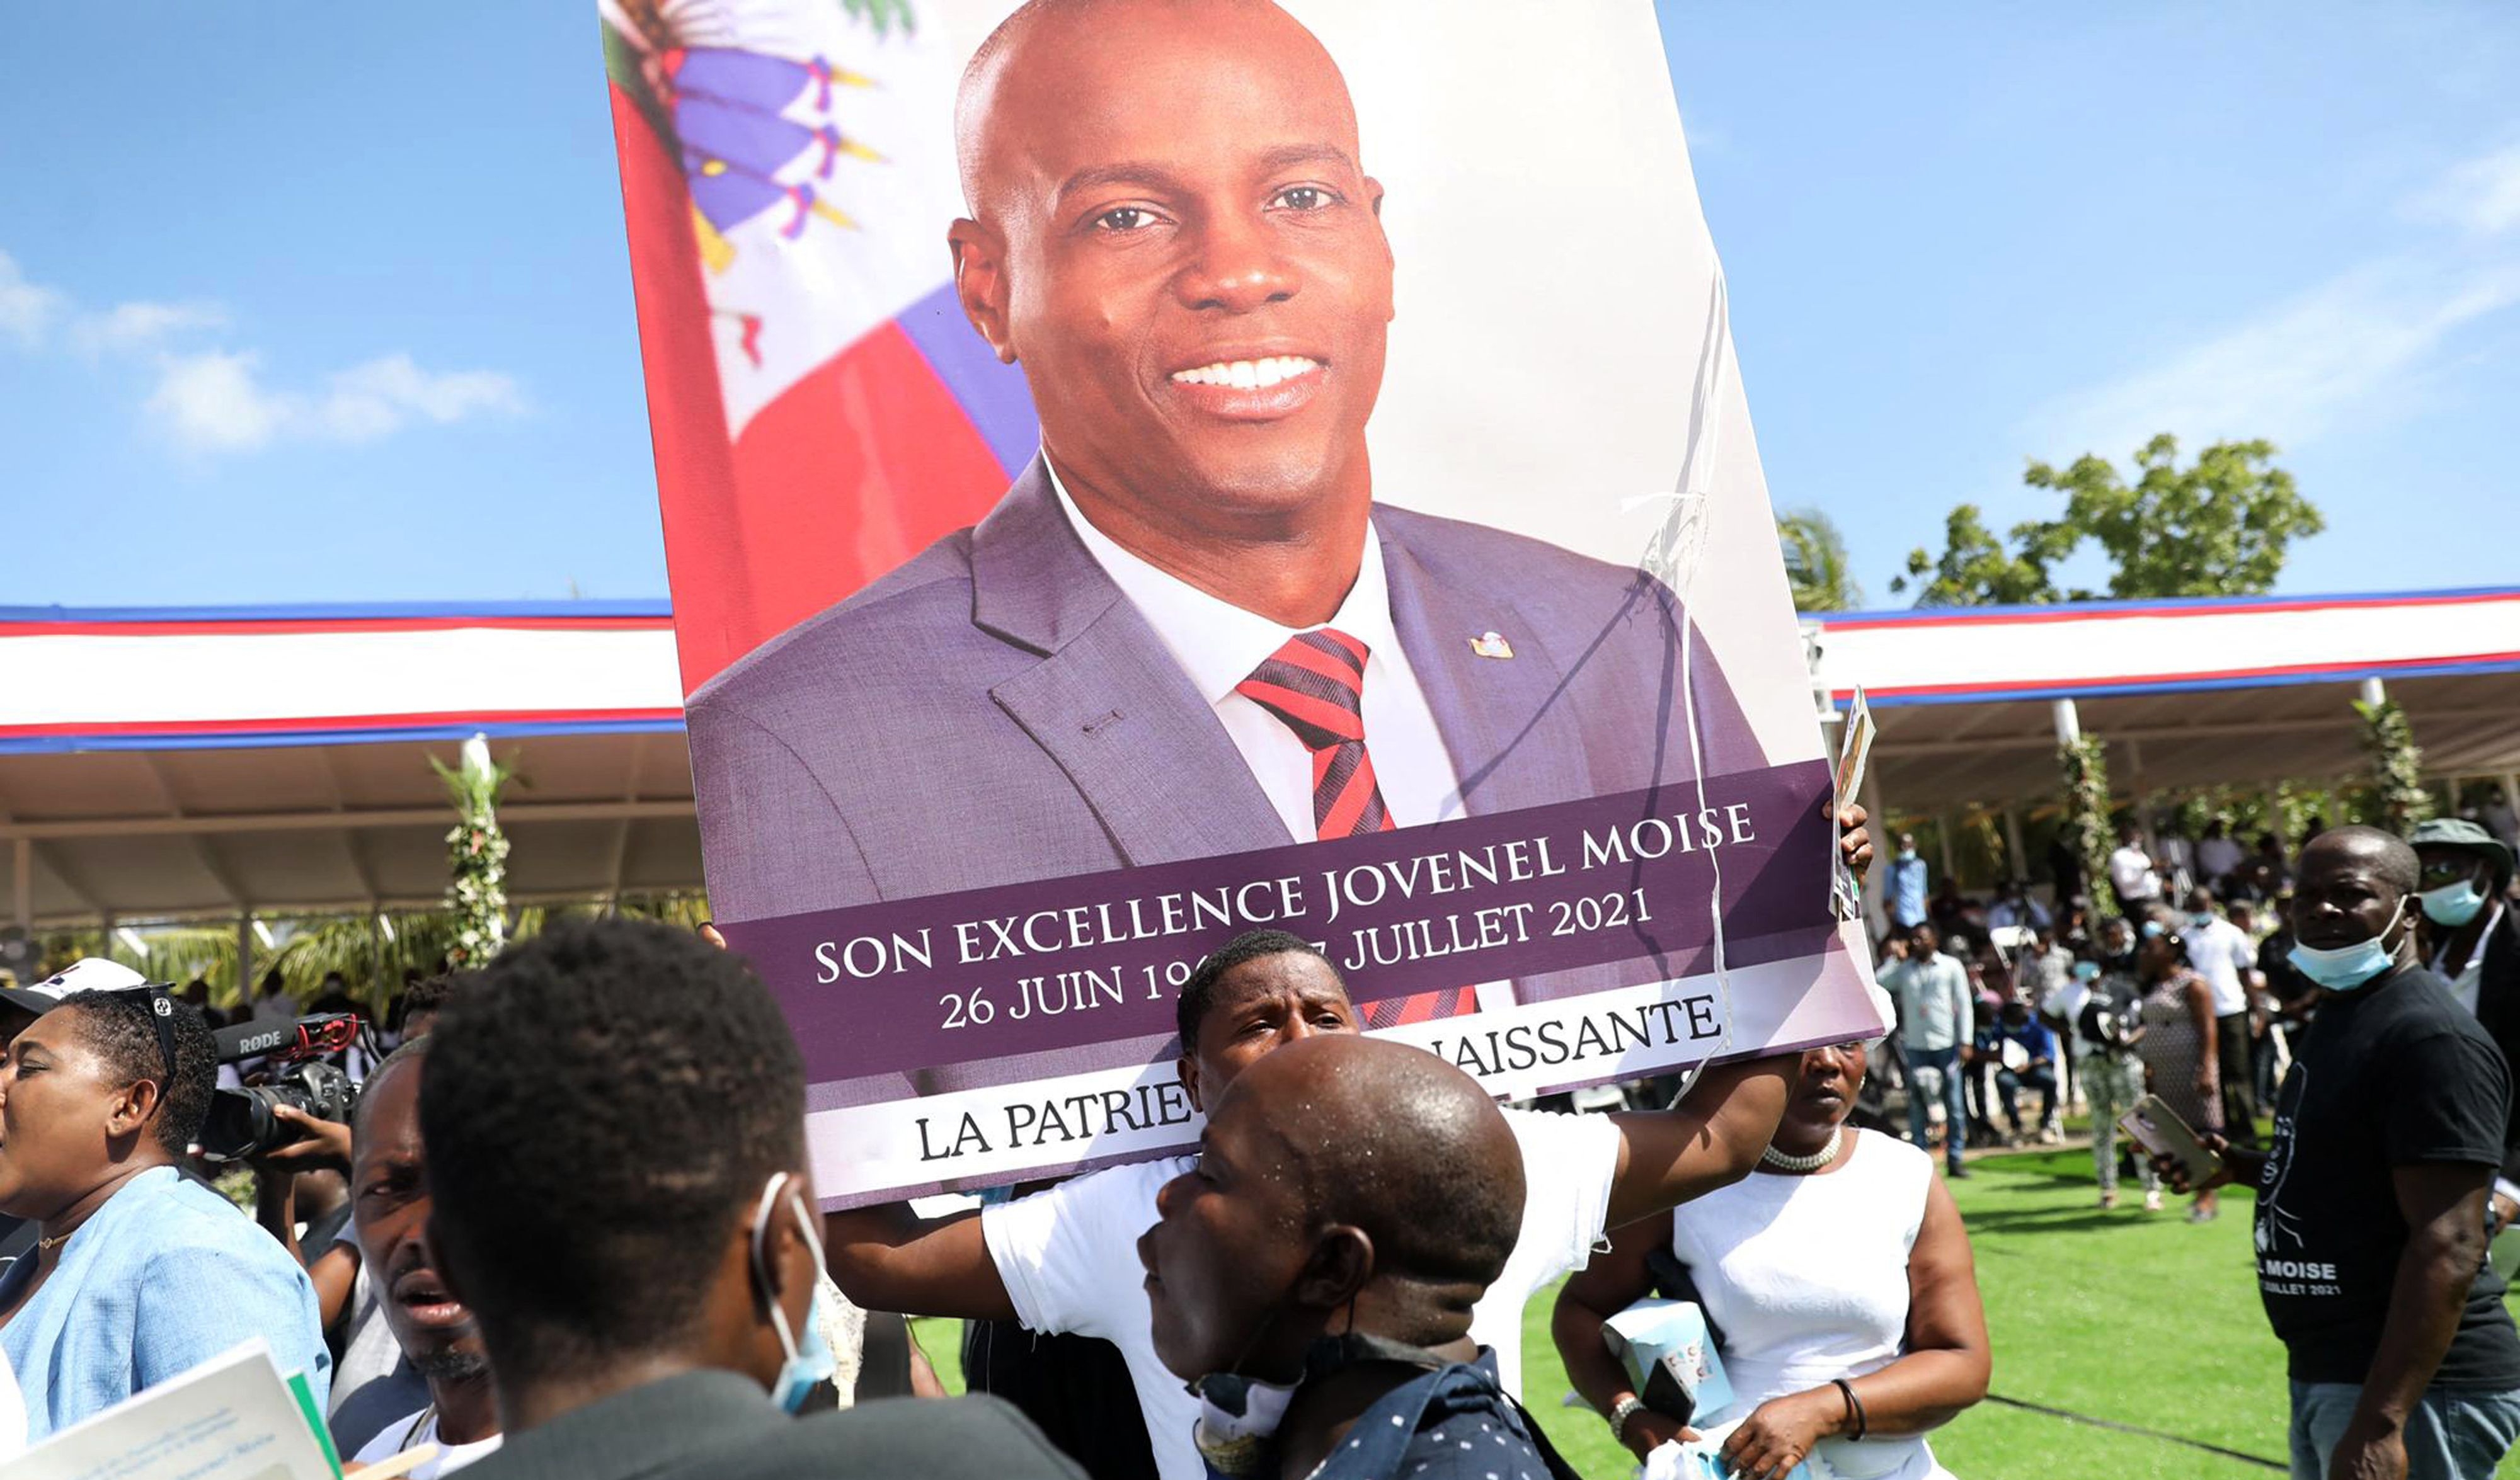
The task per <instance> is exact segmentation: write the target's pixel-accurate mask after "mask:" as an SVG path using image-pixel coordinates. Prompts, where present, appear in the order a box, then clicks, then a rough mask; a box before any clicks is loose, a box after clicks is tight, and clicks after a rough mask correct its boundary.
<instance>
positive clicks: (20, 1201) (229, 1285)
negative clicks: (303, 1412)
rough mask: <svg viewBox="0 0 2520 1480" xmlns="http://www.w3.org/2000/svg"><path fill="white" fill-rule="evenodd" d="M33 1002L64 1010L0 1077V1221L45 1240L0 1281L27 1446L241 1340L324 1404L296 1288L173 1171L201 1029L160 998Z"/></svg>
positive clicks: (138, 994)
mask: <svg viewBox="0 0 2520 1480" xmlns="http://www.w3.org/2000/svg"><path fill="white" fill-rule="evenodd" d="M100 968H102V973H104V974H113V975H118V976H119V977H120V978H121V980H122V981H123V982H128V981H130V980H131V973H129V972H128V971H124V970H123V969H122V968H120V967H117V966H113V965H112V964H110V963H96V964H88V963H82V964H80V965H79V966H76V967H73V968H71V971H70V972H67V973H65V976H66V977H73V978H75V979H76V980H77V981H78V982H81V983H83V982H84V980H87V979H93V978H95V977H97V976H98V975H99V974H100ZM60 983H61V979H60V978H57V979H56V983H54V984H48V985H54V986H58V985H59V984H60ZM39 995H42V996H47V997H51V996H58V1001H55V1002H53V1003H51V1005H50V1006H48V1007H46V1008H45V1009H43V1010H42V1011H41V1014H40V1015H39V1016H37V1017H36V1020H35V1021H34V1022H32V1023H30V1024H29V1025H27V1027H26V1028H25V1029H24V1031H22V1032H21V1033H20V1034H19V1035H18V1036H17V1039H16V1041H15V1042H13V1043H12V1044H11V1045H10V1046H9V1053H8V1056H7V1059H6V1061H5V1062H0V1210H6V1211H8V1212H11V1213H15V1214H17V1215H19V1216H21V1217H24V1218H31V1219H33V1220H34V1221H35V1222H36V1224H37V1226H38V1227H39V1229H40V1230H41V1233H40V1235H39V1237H38V1240H37V1243H36V1252H35V1253H34V1254H33V1255H31V1256H29V1257H27V1258H23V1259H20V1260H19V1261H18V1262H17V1263H15V1264H13V1265H11V1266H10V1267H9V1269H8V1271H7V1272H6V1273H5V1274H0V1354H5V1356H6V1358H7V1360H8V1362H9V1364H10V1366H11V1367H13V1368H15V1369H16V1371H17V1373H18V1376H19V1381H20V1384H21V1386H22V1389H23V1392H24V1397H25V1404H26V1432H27V1436H28V1438H29V1439H41V1438H44V1437H45V1436H47V1435H50V1434H51V1433H53V1432H54V1431H55V1430H57V1429H61V1428H65V1427H67V1426H68V1425H70V1424H73V1423H76V1422H78V1421H79V1420H80V1419H82V1418H85V1417H87V1416H89V1415H90V1414H93V1413H97V1412H99V1411H101V1410H103V1409H106V1408H110V1407H112V1405H114V1404H116V1403H119V1402H121V1401H122V1400H123V1399H125V1398H128V1397H130V1396H131V1395H132V1394H133V1393H135V1392H139V1391H141V1390H143V1389H145V1388H148V1387H150V1386H153V1385H155V1384H156V1383H158V1382H161V1381H164V1380H165V1379H167V1378H170V1377H174V1376H177V1375H179V1374H181V1373H183V1372H185V1371H187V1370H189V1369H191V1368H194V1367H196V1366H199V1365H200V1364H201V1363H203V1362H205V1361H207V1360H209V1359H210V1358H213V1357H216V1356H218V1355H219V1354H220V1353H222V1352H225V1351H227V1350H228V1349H229V1348H231V1347H233V1346H235V1345H236V1344H237V1343H239V1342H241V1341H244V1340H247V1339H248V1338H249V1337H253V1336H260V1337H263V1338H264V1339H266V1340H267V1341H269V1342H270V1343H271V1346H272V1353H273V1358H274V1360H275V1361H276V1362H277V1363H278V1365H279V1366H280V1368H282V1369H283V1370H293V1369H302V1370H304V1372H305V1373H306V1376H307V1379H308V1381H309V1383H310V1384H311V1385H312V1386H313V1388H314V1390H315V1392H316V1393H317V1394H318V1395H319V1396H320V1395H322V1394H323V1393H324V1392H325V1391H326V1389H327V1387H328V1385H329V1383H330V1379H331V1375H332V1366H333V1361H332V1356H331V1354H330V1353H328V1352H327V1351H326V1350H325V1349H324V1342H323V1332H322V1328H321V1325H320V1324H319V1323H318V1321H317V1318H316V1313H315V1294H314V1290H313V1288H312V1286H311V1285H310V1284H309V1283H308V1282H307V1278H306V1274H305V1272H304V1271H303V1270H301V1269H299V1268H298V1267H297V1266H296V1264H295V1263H294V1262H293V1261H292V1260H290V1259H289V1258H288V1256H287V1255H286V1254H285V1253H283V1252H282V1251H281V1250H279V1249H276V1248H274V1247H273V1246H272V1242H271V1240H270V1239H268V1238H266V1237H264V1236H263V1235H262V1234H261V1233H259V1232H257V1231H256V1230H255V1229H254V1227H253V1225H252V1224H251V1223H249V1222H248V1221H247V1220H246V1218H245V1217H244V1216H243V1215H242V1214H240V1213H238V1212H237V1210H236V1209H235V1208H234V1207H232V1206H230V1205H229V1204H228V1202H227V1200H226V1199H225V1198H223V1197H221V1196H219V1195H218V1193H216V1192H215V1191H212V1190H211V1189H209V1188H205V1187H203V1186H201V1185H200V1184H198V1183H195V1182H191V1181H187V1180H186V1179H185V1178H184V1177H183V1176H182V1175H181V1174H180V1173H179V1172H178V1171H177V1170H176V1164H177V1163H178V1162H179V1161H181V1160H182V1159H183V1156H184V1154H185V1152H186V1150H187V1148H188V1147H189V1145H190V1144H191V1143H192V1140H193V1138H194V1136H195V1135H196V1134H197V1133H198V1132H199V1130H200V1128H201V1125H202V1121H203V1116H204V1115H205V1114H206V1113H207V1110H208V1105H209V1099H210V1088H211V1085H212V1083H213V1070H212V1062H211V1061H212V1058H213V1056H214V1052H215V1051H214V1049H213V1047H212V1044H211V1040H210V1034H209V1030H208V1029H207V1028H205V1027H203V1024H202V1020H201V1018H200V1017H198V1016H197V1015H195V1014H194V1012H193V1011H192V1009H189V1008H185V1007H183V1006H182V1005H180V1004H178V1003H177V1002H175V1001H174V1000H173V999H172V998H170V997H168V996H167V995H165V992H164V990H163V989H162V988H158V987H155V986H149V985H139V986H122V987H121V988H120V989H118V990H110V991H85V990H72V991H69V992H67V994H66V995H62V994H59V993H58V992H57V991H56V992H47V993H43V994H39ZM21 1002H22V1005H23V1006H24V1007H25V1008H27V1009H33V1008H35V1007H36V1006H37V1004H36V1003H35V1002H33V1001H31V1000H27V999H26V998H24V997H22V998H21Z"/></svg>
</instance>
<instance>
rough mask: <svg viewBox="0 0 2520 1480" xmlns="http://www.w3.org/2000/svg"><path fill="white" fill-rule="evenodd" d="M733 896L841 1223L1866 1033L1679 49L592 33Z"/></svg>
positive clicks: (1469, 18) (1228, 20) (800, 23)
mask: <svg viewBox="0 0 2520 1480" xmlns="http://www.w3.org/2000/svg"><path fill="white" fill-rule="evenodd" d="M599 8H600V10H601V12H602V15H603V19H604V22H605V27H604V29H605V44H606V53H607V67H608V72H609V75H610V79H611V86H612V100H613V116H614V122H615V132H616V137H617V141H618V146H619V154H620V167H621V176H622V194H623V204H624V209H625V213H626V216H627V219H628V224H629V232H630V246H631V262H632V271H633V281H634V289H635V292H636V297H637V302H638V311H639V327H640V340H641V349H642V353H643V356H644V359H645V362H646V369H647V380H648V391H649V407H650V417H651V422H652V431H653V435H654V438H655V444H656V462H657V479H658V487H659V495H660V499H661V503H662V511H663V516H664V524H665V536H666V554H667V559H668V563H669V569H670V578H671V582H672V588H673V598H674V608H675V626H676V639H677V644H678V647H679V649H680V652H681V657H682V665H683V677H684V683H685V687H686V689H687V691H688V698H687V714H688V721H689V733H690V740H691V749H692V762H693V769H694V776H695V781H696V784H697V787H696V789H697V796H698V805H699V818H700V828H701V837H702V845H703V850H704V853H703V862H704V864H705V867H706V871H707V876H708V882H709V891H710V898H711V907H712V909H713V911H714V913H715V914H716V916H717V918H718V919H719V921H720V924H721V926H722V927H723V928H724V929H725V931H726V934H727V936H728V939H729V940H730V942H731V943H732V944H733V945H734V947H735V948H736V949H738V950H740V951H742V952H743V953H744V954H745V955H746V956H747V957H748V958H749V959H750V960H751V962H752V964H754V966H755V967H756V968H757V969H759V971H760V972H761V973H762V976H763V978H764V979H765V980H766V981H767V982H768V983H769V984H770V986H771V989H772V990H773V992H774V993H776V994H777V995H778V997H779V999H780V1001H781V1003H782V1004H783V1006H784V1007H785V1009H786V1010H787V1014H788V1018H789V1021H790V1022H791V1023H792V1024H793V1025H794V1027H795V1029H796V1033H797V1037H798V1040H799V1042H800V1043H801V1044H802V1045H803V1048H804V1053H805V1059H806V1064H807V1067H808V1072H809V1079H810V1080H811V1086H812V1087H811V1090H810V1092H809V1095H810V1106H811V1121H810V1130H811V1137H812V1145H813V1151H814V1156H815V1176H816V1181H817V1184H818V1186H819V1187H820V1188H821V1190H822V1191H823V1193H824V1195H825V1197H826V1199H827V1200H828V1201H831V1202H832V1203H834V1204H841V1203H853V1202H863V1201H868V1200H873V1199H877V1198H887V1197H898V1196H902V1195H907V1194H912V1193H919V1192H928V1191H936V1190H945V1189H967V1188H980V1187H986V1186H991V1185H996V1184H1002V1183H1006V1182H1010V1181H1013V1180H1016V1179H1017V1178H1019V1177H1023V1178H1029V1177H1037V1176H1041V1175H1046V1174H1050V1173H1055V1172H1058V1171H1062V1170H1068V1169H1073V1168H1077V1167H1081V1166H1089V1165H1098V1164H1104V1163H1108V1162H1111V1161H1115V1160H1123V1159H1131V1158H1136V1157H1143V1156H1147V1155H1151V1154H1156V1153H1160V1152H1167V1151H1173V1150H1178V1149H1180V1148H1181V1147H1183V1146H1185V1145H1188V1144H1192V1143H1193V1141H1194V1140H1195V1137H1196V1128H1197V1112H1196V1105H1195V1104H1194V1103H1193V1097H1192V1096H1191V1094H1190V1093H1189V1092H1188V1091H1187V1090H1185V1088H1184V1086H1183V1085H1182V1084H1181V1082H1180V1080H1179V1077H1178V1075H1177V1073H1176V1071H1175V1060H1176V1058H1177V1056H1178V1055H1179V1054H1180V1053H1181V1052H1182V1046H1181V1045H1180V1044H1179V1043H1178V1042H1177V1040H1176V1025H1175V999H1176V996H1177V994H1178V992H1179V989H1180V987H1181V986H1182V984H1183V982H1184V981H1186V980H1187V979H1188V978H1189V976H1190V973H1191V971H1192V969H1193V966H1194V965H1195V964H1196V963H1197V962H1198V961H1199V959H1200V958H1201V957H1202V956H1203V955H1204V954H1206V953H1207V952H1209V951H1211V950H1213V949H1214V948H1216V947H1217V946H1219V945H1222V944H1224V943H1225V942H1226V941H1228V940H1230V939H1232V938H1233V937H1234V936H1236V935H1238V934H1240V933H1242V932H1243V931H1245V930H1249V929H1253V928H1260V927H1270V928H1281V929H1286V930H1290V931H1293V932H1294V933H1296V934H1297V935H1299V936H1301V937H1302V938H1303V939H1305V940H1307V941H1310V942H1313V943H1315V944H1316V945H1317V946H1319V947H1320V948H1321V949H1322V950H1323V951H1324V953H1325V954H1326V955H1327V956H1328V959H1329V960H1330V961H1331V962H1332V964H1334V965H1335V966H1337V968H1338V969H1339V971H1340V972H1341V974H1342V975H1343V977H1344V978H1345V980H1346V982H1347V985H1348V988H1349V991H1350V995H1351V996H1352V998H1353V999H1354V1000H1355V1002H1356V1003H1357V1004H1358V1008H1359V1011H1360V1014H1361V1016H1362V1018H1363V1020H1364V1022H1365V1023H1366V1025H1367V1026H1368V1027H1369V1028H1370V1029H1371V1030H1373V1031H1377V1032H1383V1033H1388V1034H1391V1035H1393V1036H1397V1037H1402V1038H1405V1039H1407V1040H1409V1041H1412V1042H1417V1043H1420V1044H1422V1045H1424V1046H1426V1047H1428V1048H1430V1049H1432V1050H1433V1051H1435V1052H1437V1053H1440V1054H1444V1055H1445V1056H1446V1057H1447V1058H1450V1059H1452V1060H1453V1061H1454V1062H1456V1063H1459V1064H1461V1065H1462V1067H1463V1068H1464V1069H1466V1070H1468V1071H1469V1072H1471V1073H1473V1074H1475V1075H1477V1076H1479V1077H1480V1079H1481V1080H1482V1082H1484V1083H1486V1084H1487V1085H1489V1087H1490V1088H1492V1089H1494V1090H1495V1091H1496V1092H1497V1093H1499V1094H1510V1095H1527V1094H1537V1093H1543V1092H1547V1091H1553V1090H1558V1089H1565V1088H1571V1087H1575V1086H1579V1085H1585V1084H1592V1083H1598V1082H1602V1081H1605V1080H1614V1079H1625V1078H1634V1077H1638V1076H1640V1075H1643V1074H1647V1073H1653V1072H1660V1071H1665V1070H1670V1069H1674V1068H1677V1067H1680V1066H1683V1065H1688V1064H1693V1063H1698V1062H1703V1061H1705V1060H1706V1059H1708V1058H1710V1057H1724V1056H1736V1055H1740V1054H1750V1053H1756V1052H1763V1051H1764V1052H1779V1051H1784V1050H1788V1049H1795V1048H1801V1047H1807V1046H1810V1045H1813V1044H1819V1043H1827V1042H1835V1041H1839V1040H1843V1039H1847V1038H1853V1037H1862V1036H1868V1035H1870V1034H1873V1033H1877V1032H1879V1031H1880V1030H1881V1029H1882V1027H1883V1026H1884V1020H1883V1015H1882V1012H1881V1009H1880V1008H1879V1007H1878V1006H1877V1005H1876V1003H1877V993H1876V992H1875V991H1874V990H1873V989H1872V987H1871V983H1870V973H1869V965H1868V958H1867V956H1866V954H1865V948H1864V944H1863V941H1862V938H1861V935H1860V933H1859V932H1858V931H1857V929H1856V927H1854V926H1852V925H1850V924H1846V923H1843V922H1841V920H1840V919H1839V916H1838V913H1837V912H1836V911H1835V910H1834V909H1833V908H1832V904H1831V897H1832V886H1831V885H1832V875H1831V870H1832V848H1833V843H1832V838H1833V835H1834V828H1833V825H1832V823H1831V822H1830V819H1829V811H1830V808H1831V805H1832V785H1831V771H1830V767H1829V765H1828V762H1827V760H1826V758H1825V756H1824V751H1823V740H1822V734H1821V731H1820V727H1819V726H1818V725H1817V724H1816V723H1815V720H1814V713H1813V698H1812V692H1811V685H1810V679H1809V676H1808V672H1807V670H1806V667H1805V663H1804V658H1803V654H1802V647H1801V643H1800V640H1799V637H1798V635H1797V632H1796V628H1795V622H1794V614H1793V611H1792V608H1791V605H1790V602H1789V600H1788V598H1787V595H1786V585H1785V580H1784V574H1783V569H1782V564H1781V561H1780V559H1779V556H1778V545H1777V539H1776V530H1775V525H1774V521H1773V519H1772V517H1771V516H1770V514H1769V510H1768V505H1767V497H1766V490H1765V487H1764V484H1763V482H1762V479H1761V476H1760V471H1759V466H1758V459H1757V452H1756V448H1755V445H1754V443H1753V440H1752V436H1751V430H1750V423H1749V417H1748V412H1747V407H1746V403H1745V401H1744V398H1743V395H1742V390H1741V385H1740V380H1739V370H1738V367H1737V366H1736V364H1735V362H1734V357H1733V345H1732V339H1731V326H1730V318H1729V314H1728V310H1727V305H1726V299H1725V293H1724V285H1723V275H1722V271H1721V268H1720V266H1719V265H1718V263H1717V260H1716V256H1715V252H1714V248H1713V245H1712V243H1711V241H1710V239H1709V237H1708V233H1707V229H1706V225H1705V223H1704V221H1703V219H1702V218H1701V216H1700V214H1699V210H1698V204H1697V200H1696V195H1695V189H1694V186H1693V183H1692V181H1691V179H1690V175H1689V171H1688V152H1687V149H1686V146H1685V143H1684V140H1683V134H1682V130H1681V122H1680V116H1679V112H1678V109H1677V107H1676V105H1675V103H1674V100H1673V96H1672V91H1671V84H1670V80H1669V77H1668V76H1667V74H1666V72H1665V69H1664V66H1663V61H1662V56H1663V49H1662V38H1661V36H1660V35H1659V33H1658V31H1657V29H1656V24H1655V20H1654V16H1653V12H1652V9H1651V7H1650V6H1649V5H1648V4H1646V3H1644V0H1633V3H1605V4H1598V5H1585V6H1575V7H1558V8H1554V9H1541V10H1535V9H1533V8H1532V7H1530V6H1528V5H1525V4H1521V3H1517V0H1462V3H1457V4H1453V5H1449V6H1446V7H1442V8H1441V9H1440V10H1430V9H1429V8H1427V7H1425V6H1423V5H1419V4H1415V3H1411V0H1313V3H1301V0H1296V3H1288V4H1287V5H1285V7H1284V8H1283V10H1280V9H1278V8H1275V7H1270V6H1265V5H1264V6H1252V5H1200V4H1173V3H1162V4H1158V3H1141V0H1102V3H1084V4H1079V3H1062V4H1056V5H1036V6H1032V7H1027V8H1024V9H1022V10H1020V11H1017V10H1016V8H1015V7H1014V6H1013V5H1012V4H1010V3H1006V0H961V3H955V0H741V3H726V4H711V5H701V4H688V5H677V4H673V3H663V0H658V3H632V0H602V3H601V5H600V7H599Z"/></svg>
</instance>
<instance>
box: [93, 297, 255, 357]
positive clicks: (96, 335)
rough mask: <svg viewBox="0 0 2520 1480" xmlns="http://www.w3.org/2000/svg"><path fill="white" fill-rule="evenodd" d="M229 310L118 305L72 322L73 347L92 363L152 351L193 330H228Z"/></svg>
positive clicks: (212, 305) (207, 306)
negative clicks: (115, 354)
mask: <svg viewBox="0 0 2520 1480" xmlns="http://www.w3.org/2000/svg"><path fill="white" fill-rule="evenodd" d="M227 322H228V315H227V310H226V309H223V308H221V307H219V305H217V304H216V303H116V304H115V305H113V307H112V308H109V309H107V310H106V311H105V312H103V313H83V314H80V315H78V316H77V317H76V318H75V319H73V320H72V321H71V322H70V334H69V337H70V344H71V346H72V347H73V348H75V349H76V350H77V351H78V352H79V353H80V354H82V355H85V356H87V357H88V358H90V359H95V358H96V357H97V356H99V355H103V354H106V353H109V352H121V351H126V350H134V349H149V348H153V347H155V346H156V345H158V344H159V343H162V342H163V341H164V340H165V339H167V338H168V337H170V336H174V335H178V334H181V333H183V332H185V331H186V330H193V329H224V328H226V327H227Z"/></svg>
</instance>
